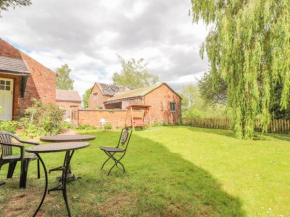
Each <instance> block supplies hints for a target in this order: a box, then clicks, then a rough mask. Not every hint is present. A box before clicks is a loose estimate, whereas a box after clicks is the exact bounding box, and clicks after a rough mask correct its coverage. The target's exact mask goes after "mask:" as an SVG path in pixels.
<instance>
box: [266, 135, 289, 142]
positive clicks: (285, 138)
mask: <svg viewBox="0 0 290 217" xmlns="http://www.w3.org/2000/svg"><path fill="white" fill-rule="evenodd" d="M266 136H267V137H272V138H274V139H279V140H283V141H287V142H290V136H289V135H288V134H276V133H267V134H266Z"/></svg>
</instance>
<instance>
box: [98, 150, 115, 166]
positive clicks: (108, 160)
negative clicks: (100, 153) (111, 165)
mask: <svg viewBox="0 0 290 217" xmlns="http://www.w3.org/2000/svg"><path fill="white" fill-rule="evenodd" d="M104 152H105V154H106V155H108V156H109V158H108V159H107V160H106V161H105V162H104V163H103V165H102V167H101V170H102V169H103V168H104V166H105V164H106V163H107V162H108V161H109V160H110V159H113V158H112V157H113V156H114V154H115V153H114V154H112V155H111V154H108V153H107V152H106V151H104ZM111 156H112V157H111Z"/></svg>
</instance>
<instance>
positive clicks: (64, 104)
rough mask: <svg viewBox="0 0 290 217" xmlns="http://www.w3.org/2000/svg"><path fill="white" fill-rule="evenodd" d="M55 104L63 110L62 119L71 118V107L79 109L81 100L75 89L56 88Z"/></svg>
mask: <svg viewBox="0 0 290 217" xmlns="http://www.w3.org/2000/svg"><path fill="white" fill-rule="evenodd" d="M56 104H57V105H58V106H59V108H60V109H61V110H63V111H64V119H71V114H72V109H73V107H74V108H77V109H80V108H81V104H82V100H81V97H80V95H79V93H78V92H77V91H74V90H56Z"/></svg>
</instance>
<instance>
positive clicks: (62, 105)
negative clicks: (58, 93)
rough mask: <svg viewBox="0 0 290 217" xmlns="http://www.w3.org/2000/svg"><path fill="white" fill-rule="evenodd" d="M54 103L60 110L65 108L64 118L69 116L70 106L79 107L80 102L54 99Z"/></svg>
mask: <svg viewBox="0 0 290 217" xmlns="http://www.w3.org/2000/svg"><path fill="white" fill-rule="evenodd" d="M56 104H57V105H58V107H59V108H60V109H61V110H65V111H66V114H65V115H64V118H65V119H66V118H71V112H72V107H76V108H77V109H80V108H81V102H70V101H56Z"/></svg>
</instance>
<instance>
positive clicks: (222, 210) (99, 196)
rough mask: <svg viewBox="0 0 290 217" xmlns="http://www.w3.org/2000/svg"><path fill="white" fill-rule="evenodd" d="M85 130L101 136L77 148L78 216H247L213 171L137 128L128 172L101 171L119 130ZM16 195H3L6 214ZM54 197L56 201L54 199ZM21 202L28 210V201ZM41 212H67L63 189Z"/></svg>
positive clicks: (74, 197) (72, 190)
mask: <svg viewBox="0 0 290 217" xmlns="http://www.w3.org/2000/svg"><path fill="white" fill-rule="evenodd" d="M86 134H93V135H96V140H94V141H92V142H90V143H91V146H90V147H88V148H86V149H82V150H79V151H77V152H76V153H75V155H74V157H73V159H72V168H73V172H74V173H75V174H76V175H81V176H82V179H81V180H77V181H74V182H70V183H69V184H68V196H69V204H70V207H71V211H72V215H73V216H114V215H118V216H231V217H232V216H245V212H244V211H243V210H242V203H241V201H240V200H239V199H238V198H236V197H233V196H231V195H229V194H227V193H226V192H225V191H223V190H222V189H221V185H220V184H219V183H218V182H217V181H216V180H215V179H214V178H213V177H212V175H211V174H209V173H208V172H207V171H205V170H203V169H202V168H200V167H197V166H195V165H194V164H193V163H191V162H189V161H187V160H184V159H183V158H182V156H181V155H179V154H176V153H172V152H170V151H169V150H168V149H167V148H166V147H165V146H164V145H163V144H161V143H157V142H154V141H152V140H150V139H146V138H143V137H139V136H138V135H136V133H134V132H133V135H132V139H131V142H130V144H129V147H128V151H127V154H126V156H125V157H124V159H123V160H122V162H123V164H124V165H125V168H126V171H127V173H126V174H124V173H123V172H122V171H121V170H119V169H118V168H114V169H113V170H112V172H111V175H110V176H107V172H108V170H109V168H110V166H111V165H112V162H111V164H110V165H106V166H105V168H104V170H103V171H101V170H100V167H101V165H102V163H103V162H104V161H105V160H106V159H107V156H106V155H105V154H104V153H103V152H101V151H100V149H99V147H100V146H115V145H116V142H117V140H118V137H119V132H91V133H90V132H87V133H86ZM44 155H45V154H43V156H44ZM51 156H52V155H51ZM56 158H59V155H56ZM44 161H45V162H47V163H46V164H47V167H52V165H49V162H51V161H53V159H50V160H49V159H47V158H46V159H44ZM35 172H36V171H33V173H35ZM31 173H32V171H31ZM50 176H52V175H50ZM53 176H56V174H54V175H53ZM1 178H2V177H1ZM17 180H18V179H13V181H14V182H17ZM9 181H10V180H9ZM28 181H29V180H28ZM39 182H43V180H40V181H36V182H35V184H34V185H35V186H32V185H30V186H29V189H26V190H25V191H33V190H34V187H36V186H37V185H39ZM2 187H4V188H5V186H2ZM36 189H37V190H34V191H39V188H36ZM16 190H17V189H16ZM12 197H13V195H11V196H7V195H6V196H5V197H4V198H2V199H1V205H2V207H4V208H5V210H6V211H5V212H3V213H6V214H7V209H12V210H13V206H12V205H13V204H11V203H10V204H9V202H11V198H12ZM50 197H52V198H53V199H52V198H51V199H52V200H49V199H48V198H50ZM35 200H38V199H35ZM36 202H38V201H33V204H36ZM19 206H23V207H24V208H25V206H27V204H20V205H19ZM20 208H21V207H20ZM22 210H25V209H22ZM41 211H42V214H43V215H44V216H65V215H66V209H65V205H64V202H63V200H62V195H61V193H59V192H52V193H51V194H49V195H48V196H47V198H46V202H45V206H44V207H42V209H41ZM8 214H9V213H8ZM23 215H24V216H25V214H23Z"/></svg>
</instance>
